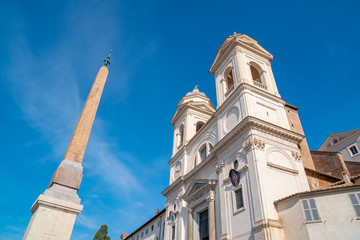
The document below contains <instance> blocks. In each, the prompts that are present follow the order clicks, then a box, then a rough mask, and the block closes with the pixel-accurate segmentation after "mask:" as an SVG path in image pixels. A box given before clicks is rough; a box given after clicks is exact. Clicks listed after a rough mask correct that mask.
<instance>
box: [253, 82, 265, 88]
mask: <svg viewBox="0 0 360 240" xmlns="http://www.w3.org/2000/svg"><path fill="white" fill-rule="evenodd" d="M253 82H254V85H255V86H257V87H259V88H262V89H264V90H267V86H266V85H265V84H263V83H259V82H256V81H253Z"/></svg>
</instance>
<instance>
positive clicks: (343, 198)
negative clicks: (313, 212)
mask: <svg viewBox="0 0 360 240" xmlns="http://www.w3.org/2000/svg"><path fill="white" fill-rule="evenodd" d="M353 192H360V187H359V188H358V189H357V190H346V191H344V190H343V191H342V190H341V189H340V190H338V191H336V192H326V193H318V194H316V193H314V194H311V195H309V196H302V197H296V198H293V199H290V200H287V201H283V202H281V203H278V206H277V208H278V211H279V216H280V220H281V222H282V224H283V226H284V233H285V239H304V240H306V239H309V240H322V239H324V240H338V239H347V240H356V239H359V236H360V219H357V218H356V214H355V211H354V208H353V206H352V204H351V201H350V199H349V196H348V195H349V193H353ZM307 198H314V199H315V201H316V205H317V208H318V212H319V215H320V218H321V220H320V221H319V222H313V223H307V222H306V220H305V216H304V212H303V207H302V202H301V200H302V199H307Z"/></svg>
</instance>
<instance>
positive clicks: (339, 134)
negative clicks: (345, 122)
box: [319, 129, 360, 151]
mask: <svg viewBox="0 0 360 240" xmlns="http://www.w3.org/2000/svg"><path fill="white" fill-rule="evenodd" d="M341 135H342V134H341V133H335V134H330V135H329V136H328V138H327V139H326V140H325V142H324V143H323V144H322V145H321V146H320V148H321V147H322V146H325V145H326V143H327V142H329V141H330V140H331V139H332V138H334V137H337V136H341ZM358 135H360V130H359V129H356V130H355V131H354V132H353V133H352V134H350V135H349V136H348V137H346V138H344V139H343V140H341V141H339V142H337V143H336V144H334V145H332V146H330V147H329V148H327V149H326V150H322V151H330V150H332V149H334V148H337V147H339V146H341V145H346V144H345V143H347V142H348V141H350V140H352V139H353V138H355V137H356V136H358ZM320 148H319V149H320Z"/></svg>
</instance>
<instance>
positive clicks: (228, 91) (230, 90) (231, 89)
mask: <svg viewBox="0 0 360 240" xmlns="http://www.w3.org/2000/svg"><path fill="white" fill-rule="evenodd" d="M233 90H234V85H232V86H230V88H229V89H228V90H227V91H226V93H225V97H228V96H229V95H230V93H231V92H232V91H233Z"/></svg>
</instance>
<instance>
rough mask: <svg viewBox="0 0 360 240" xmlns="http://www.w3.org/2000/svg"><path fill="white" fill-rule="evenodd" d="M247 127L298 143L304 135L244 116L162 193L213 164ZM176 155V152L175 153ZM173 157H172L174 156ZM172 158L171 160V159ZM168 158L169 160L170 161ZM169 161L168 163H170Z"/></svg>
mask: <svg viewBox="0 0 360 240" xmlns="http://www.w3.org/2000/svg"><path fill="white" fill-rule="evenodd" d="M249 129H257V130H259V131H262V132H265V133H268V134H271V135H274V136H277V137H280V138H282V139H285V140H288V141H291V142H295V143H296V144H299V143H300V142H301V141H302V140H303V139H304V138H305V136H304V135H301V134H298V133H295V132H293V131H291V130H288V129H285V128H282V127H279V126H277V125H274V124H272V123H269V122H265V121H263V120H261V119H258V118H255V117H250V116H248V117H246V118H244V119H243V120H242V121H241V122H240V123H239V124H238V125H237V126H236V127H235V128H234V129H232V130H231V131H230V132H229V133H228V134H227V135H226V136H225V137H224V138H222V139H221V140H220V141H219V142H218V143H217V144H216V145H215V146H214V147H213V148H212V149H211V151H210V154H209V155H208V156H207V157H206V158H205V159H204V160H203V161H202V162H200V163H199V164H198V165H197V166H196V167H195V168H193V169H192V170H191V171H190V172H188V173H187V174H185V175H184V176H182V177H181V178H178V179H177V180H175V181H174V182H173V183H172V184H171V185H169V186H168V187H167V188H166V189H165V190H164V191H163V192H162V194H163V195H164V196H165V195H166V194H168V193H169V192H171V191H172V190H173V189H174V188H176V187H177V186H179V184H180V179H181V183H184V184H186V183H187V182H189V181H191V180H192V179H193V178H194V177H195V176H196V175H197V173H199V172H200V171H201V170H203V169H204V168H205V167H206V166H208V165H210V164H213V163H214V162H215V161H216V160H217V159H218V158H217V156H218V154H219V153H220V152H221V150H223V149H224V148H225V147H226V146H227V144H228V143H229V142H231V141H232V140H233V139H234V138H235V137H237V136H238V135H239V134H242V133H243V132H245V131H246V130H249ZM175 156H176V154H175ZM175 156H174V157H173V159H174V158H175ZM173 159H172V160H173ZM172 160H170V162H171V161H172ZM170 162H169V163H170Z"/></svg>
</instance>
